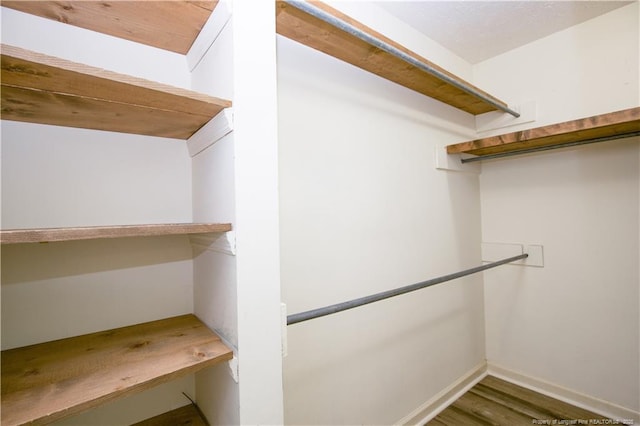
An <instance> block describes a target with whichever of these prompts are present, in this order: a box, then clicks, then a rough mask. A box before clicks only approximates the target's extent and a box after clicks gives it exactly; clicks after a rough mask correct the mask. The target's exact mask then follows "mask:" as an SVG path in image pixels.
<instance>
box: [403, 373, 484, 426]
mask: <svg viewBox="0 0 640 426" xmlns="http://www.w3.org/2000/svg"><path fill="white" fill-rule="evenodd" d="M486 375H487V363H486V361H483V362H481V363H480V364H478V365H476V366H475V367H474V368H472V369H471V370H470V371H468V372H467V373H466V374H464V375H463V376H462V377H460V378H459V379H458V380H456V381H455V382H454V383H453V384H451V385H450V386H448V387H447V388H445V389H444V390H442V391H441V392H440V393H438V394H436V395H435V396H434V397H433V398H431V399H430V400H428V401H427V402H425V403H424V404H422V405H420V406H419V407H418V408H416V409H415V410H413V411H412V412H411V413H409V414H408V415H406V416H405V417H403V418H402V419H400V420H398V421H397V422H395V423H394V424H396V425H423V424H425V423H426V422H428V421H429V420H431V419H433V418H434V417H435V416H437V415H438V414H439V413H440V412H441V411H442V410H444V409H445V408H447V407H448V406H449V405H451V404H452V403H453V402H454V401H455V400H456V399H458V398H460V397H461V396H462V395H463V394H464V393H465V392H467V391H468V390H469V389H471V388H472V387H474V386H475V385H476V384H477V383H478V382H479V381H480V380H482V379H483V378H484V377H485V376H486Z"/></svg>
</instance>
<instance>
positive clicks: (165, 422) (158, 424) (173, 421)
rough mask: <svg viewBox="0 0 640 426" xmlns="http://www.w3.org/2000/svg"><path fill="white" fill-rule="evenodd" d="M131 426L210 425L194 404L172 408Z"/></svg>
mask: <svg viewBox="0 0 640 426" xmlns="http://www.w3.org/2000/svg"><path fill="white" fill-rule="evenodd" d="M131 426H209V425H207V424H206V423H205V422H204V420H202V417H201V416H200V413H198V410H197V409H196V407H195V406H194V405H193V404H190V405H185V406H184V407H180V408H177V409H175V410H171V411H169V412H167V413H164V414H160V415H159V416H155V417H152V418H150V419H147V420H143V421H141V422H139V423H136V424H134V425H131Z"/></svg>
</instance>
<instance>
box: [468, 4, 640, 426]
mask: <svg viewBox="0 0 640 426" xmlns="http://www.w3.org/2000/svg"><path fill="white" fill-rule="evenodd" d="M638 6H639V4H638V3H637V2H636V3H633V4H631V5H629V6H626V7H623V8H620V9H617V10H616V11H613V12H611V13H609V14H607V15H604V16H602V17H600V18H597V19H594V20H591V21H588V22H585V23H583V24H581V25H578V26H576V27H573V28H571V29H568V30H566V31H562V32H560V33H556V34H554V35H552V36H549V37H547V38H545V39H542V40H539V41H537V42H534V43H531V44H529V45H527V46H524V47H522V48H520V49H517V50H514V51H512V52H508V53H505V54H503V55H501V56H499V57H496V58H494V59H491V60H488V61H486V62H483V63H481V64H479V65H478V66H477V69H476V78H477V80H478V81H477V82H478V83H479V84H481V85H484V86H485V87H488V90H489V91H491V92H494V93H496V94H497V95H498V96H505V97H506V96H507V95H508V96H509V97H510V98H515V99H536V100H538V105H539V117H540V119H539V121H538V122H537V123H533V124H529V125H527V126H528V127H534V126H537V125H543V124H548V123H554V122H561V121H565V120H569V119H575V118H580V117H585V116H590V115H594V114H599V113H606V112H611V111H616V110H621V109H625V108H630V107H636V106H638V104H639V100H640V96H639V89H638V84H639V82H640V71H639V52H640V49H639V34H638V31H639V30H638V16H639V12H638ZM639 150H640V146H639V143H638V138H635V139H634V138H630V139H627V140H621V141H615V142H606V143H602V144H597V145H591V146H584V147H579V148H575V149H567V150H562V151H554V152H548V153H541V154H535V155H529V156H523V157H519V158H511V159H503V160H495V161H487V162H485V163H483V165H482V175H481V179H480V185H481V186H480V193H481V199H482V235H483V240H484V241H489V242H524V243H538V244H543V245H544V256H545V266H544V268H542V269H538V268H522V267H507V268H502V269H499V270H492V271H491V272H487V273H486V274H485V300H486V308H485V312H486V328H487V332H486V336H487V359H488V361H489V363H490V365H495V366H498V367H501V368H504V369H507V370H510V371H513V372H515V373H518V374H521V375H523V376H528V377H532V378H533V379H534V382H535V381H537V382H546V383H549V384H551V385H553V386H555V387H556V388H564V389H566V390H568V392H569V394H572V393H573V394H574V395H586V396H588V398H586V399H585V400H586V401H588V402H589V401H590V402H589V403H592V404H593V405H594V408H598V409H600V410H604V411H609V412H611V413H614V414H616V413H621V417H622V418H629V417H631V416H633V417H634V418H635V419H636V421H638V416H639V414H638V412H639V411H640V389H639V388H640V371H639V366H640V352H639V350H638V347H639V328H640V313H639V310H640V304H639V303H638V302H639V286H640V277H639V271H638V256H639V239H640V233H639V225H638V217H639V207H638V191H639V161H638V153H639ZM594 398H595V400H594ZM598 400H600V401H598Z"/></svg>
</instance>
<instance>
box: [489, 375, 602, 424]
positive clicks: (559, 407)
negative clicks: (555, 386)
mask: <svg viewBox="0 0 640 426" xmlns="http://www.w3.org/2000/svg"><path fill="white" fill-rule="evenodd" d="M480 383H481V384H483V385H485V386H487V387H489V388H492V389H495V390H498V391H501V392H504V393H506V394H509V395H512V396H514V397H517V398H520V399H522V400H525V401H527V402H529V403H530V404H531V405H533V406H536V407H538V408H539V409H544V410H547V411H549V412H551V414H552V415H553V418H554V419H567V420H574V419H605V418H606V417H603V416H600V415H598V414H596V413H594V412H591V411H588V410H585V409H582V408H579V407H576V406H573V405H571V404H567V403H566V402H562V401H559V400H557V399H554V398H551V397H549V396H546V395H543V394H541V393H538V392H534V391H531V390H529V389H526V388H523V387H522V386H518V385H515V384H513V383H509V382H507V381H504V380H501V379H498V378H496V377H493V376H487V377H485V378H484V379H482V381H480Z"/></svg>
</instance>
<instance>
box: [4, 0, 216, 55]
mask: <svg viewBox="0 0 640 426" xmlns="http://www.w3.org/2000/svg"><path fill="white" fill-rule="evenodd" d="M217 3H218V2H217V1H214V0H210V1H108V0H107V1H99V2H96V1H66V2H58V1H24V0H21V1H4V0H3V1H2V6H5V7H8V8H11V9H15V10H19V11H21V12H25V13H29V14H32V15H36V16H40V17H43V18H48V19H52V20H54V21H58V22H63V23H65V24H70V25H74V26H76V27H81V28H85V29H88V30H92V31H97V32H100V33H103V34H108V35H112V36H115V37H119V38H123V39H126V40H130V41H135V42H138V43H143V44H146V45H149V46H153V47H158V48H160V49H164V50H169V51H172V52H176V53H181V54H186V53H187V52H188V51H189V48H190V47H191V45H192V44H193V41H194V40H195V38H196V37H197V36H198V34H199V33H200V30H201V29H202V27H203V26H204V24H205V23H206V22H207V19H209V16H210V15H211V12H212V11H213V9H214V8H215V7H216V4H217Z"/></svg>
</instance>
